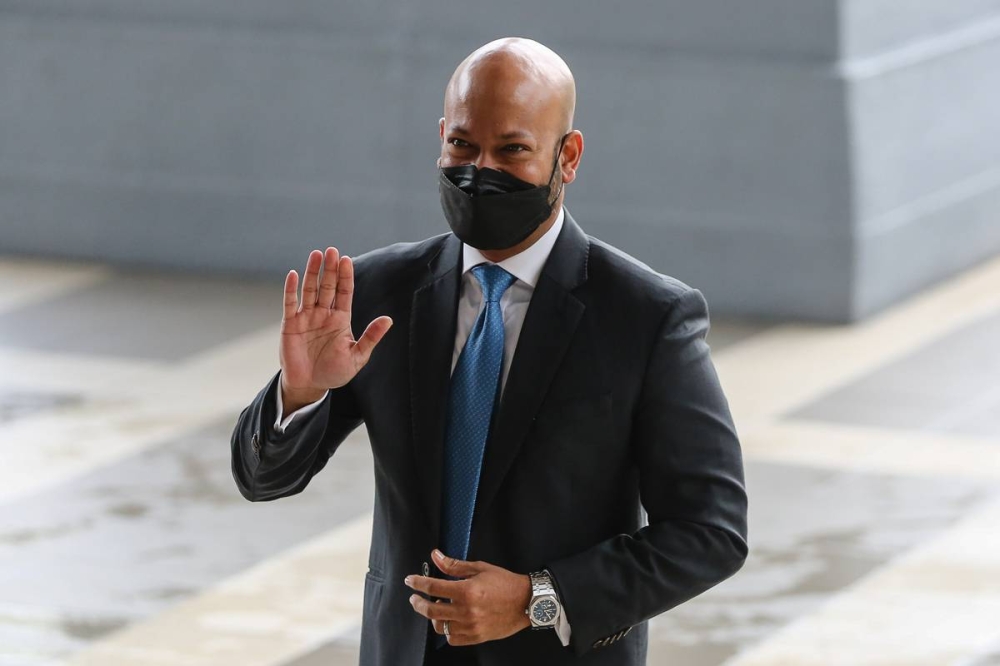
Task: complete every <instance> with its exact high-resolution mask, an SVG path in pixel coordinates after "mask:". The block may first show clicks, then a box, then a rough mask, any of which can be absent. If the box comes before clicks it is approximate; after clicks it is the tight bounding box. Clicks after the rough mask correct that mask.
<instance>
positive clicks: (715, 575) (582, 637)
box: [546, 289, 748, 655]
mask: <svg viewBox="0 0 1000 666" xmlns="http://www.w3.org/2000/svg"><path fill="white" fill-rule="evenodd" d="M708 329H709V319H708V304H707V303H706V301H705V298H704V296H703V295H702V293H701V292H700V291H699V290H697V289H690V290H688V291H686V292H684V293H683V294H682V295H681V296H679V297H678V298H677V299H675V300H674V302H673V303H672V305H671V306H670V309H669V310H668V311H667V313H666V315H665V317H664V320H663V323H662V325H661V327H660V330H659V332H658V334H657V337H656V340H655V343H654V346H653V349H652V351H651V354H650V358H649V362H648V366H647V369H646V374H645V377H644V379H643V385H642V390H641V395H640V398H639V401H638V403H637V405H636V410H635V412H634V415H633V424H632V426H633V427H632V439H631V444H630V445H631V447H632V450H633V455H634V456H635V460H636V466H637V468H638V471H639V484H640V488H639V490H640V495H641V499H642V503H643V506H644V508H645V509H646V512H647V514H648V518H649V524H648V525H647V526H645V527H643V528H642V529H640V530H639V531H638V532H636V533H635V534H620V535H617V536H615V537H613V538H610V539H607V540H606V541H603V542H601V543H598V544H596V545H595V546H593V547H592V548H590V549H588V550H585V551H583V552H581V553H577V554H575V555H572V556H570V557H567V558H565V559H561V560H558V561H555V562H550V563H548V564H547V565H546V568H548V569H549V571H550V572H551V574H552V577H553V578H554V580H555V584H556V587H557V590H558V594H559V597H560V600H561V602H562V604H563V608H564V609H565V611H566V615H567V617H568V619H569V621H570V622H572V623H573V632H572V638H571V648H572V649H573V651H574V652H575V653H577V654H578V655H580V654H583V653H584V652H586V651H587V650H589V649H591V648H592V647H596V646H597V645H599V644H601V641H602V640H603V639H605V638H606V637H608V636H615V635H618V634H620V633H621V632H623V631H625V630H627V629H629V628H630V627H632V626H633V625H635V624H638V623H640V622H642V621H644V620H647V619H649V618H651V617H653V616H655V615H658V614H660V613H663V612H664V611H667V610H669V609H671V608H673V607H675V606H677V605H678V604H681V603H683V602H685V601H687V600H688V599H691V598H692V597H695V596H697V595H698V594H701V593H702V592H704V591H705V590H707V589H709V588H711V587H712V586H714V585H716V584H717V583H719V582H721V581H723V580H725V579H726V578H728V577H729V576H731V575H733V574H734V573H736V571H738V570H739V569H740V567H742V566H743V562H744V560H745V559H746V557H747V552H748V546H747V518H746V516H747V496H746V489H745V484H744V477H743V458H742V454H741V451H740V443H739V440H738V438H737V434H736V429H735V426H734V424H733V420H732V416H731V414H730V410H729V404H728V402H727V400H726V397H725V395H724V394H723V392H722V387H721V385H720V383H719V379H718V376H717V374H716V370H715V367H714V365H713V364H712V361H711V358H710V355H709V347H708V344H707V342H706V341H705V336H706V335H707V333H708Z"/></svg>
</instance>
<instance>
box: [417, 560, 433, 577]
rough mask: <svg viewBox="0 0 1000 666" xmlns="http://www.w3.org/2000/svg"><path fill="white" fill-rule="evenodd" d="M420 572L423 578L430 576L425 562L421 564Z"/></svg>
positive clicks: (429, 569) (428, 567)
mask: <svg viewBox="0 0 1000 666" xmlns="http://www.w3.org/2000/svg"><path fill="white" fill-rule="evenodd" d="M420 570H421V571H423V573H424V576H425V577H427V576H430V575H431V567H430V565H429V564H427V563H426V562H424V563H423V565H422V566H421V567H420Z"/></svg>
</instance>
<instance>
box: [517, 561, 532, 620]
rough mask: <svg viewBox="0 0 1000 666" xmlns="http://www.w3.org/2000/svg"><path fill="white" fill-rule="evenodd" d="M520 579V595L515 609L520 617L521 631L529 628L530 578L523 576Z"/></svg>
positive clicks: (526, 575)
mask: <svg viewBox="0 0 1000 666" xmlns="http://www.w3.org/2000/svg"><path fill="white" fill-rule="evenodd" d="M520 578H521V595H520V596H519V597H518V599H517V608H518V613H519V615H520V620H521V622H520V624H521V628H522V629H528V628H530V627H531V618H529V617H528V606H529V605H530V604H531V594H532V588H531V576H529V575H528V574H524V575H522V576H520Z"/></svg>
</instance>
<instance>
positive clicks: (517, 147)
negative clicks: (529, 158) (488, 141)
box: [503, 143, 528, 153]
mask: <svg viewBox="0 0 1000 666" xmlns="http://www.w3.org/2000/svg"><path fill="white" fill-rule="evenodd" d="M503 149H504V150H505V151H507V152H508V153H521V152H524V151H525V150H528V147H527V146H526V145H524V144H523V143H508V144H507V145H506V146H504V147H503Z"/></svg>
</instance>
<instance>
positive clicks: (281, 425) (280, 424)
mask: <svg viewBox="0 0 1000 666" xmlns="http://www.w3.org/2000/svg"><path fill="white" fill-rule="evenodd" d="M327 393H329V391H328V392H327ZM274 394H275V395H276V396H277V402H278V405H277V409H276V410H275V412H276V413H277V414H278V418H276V419H274V430H275V432H279V433H283V432H285V428H287V427H288V424H289V423H291V422H292V419H294V418H295V417H296V416H299V415H302V416H307V415H308V414H309V413H311V412H314V411H316V409H317V408H318V407H319V406H320V404H322V402H323V401H324V400H326V395H327V394H326V393H324V394H323V397H322V398H320V399H319V400H317V401H316V402H311V403H309V404H308V405H306V406H304V407H300V408H299V409H297V410H295V411H294V412H292V413H291V414H289V415H288V416H286V417H285V418H284V420H282V418H281V417H282V414H284V412H285V406H284V404H283V403H282V401H281V377H280V376H279V377H278V390H277V391H275V392H274Z"/></svg>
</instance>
